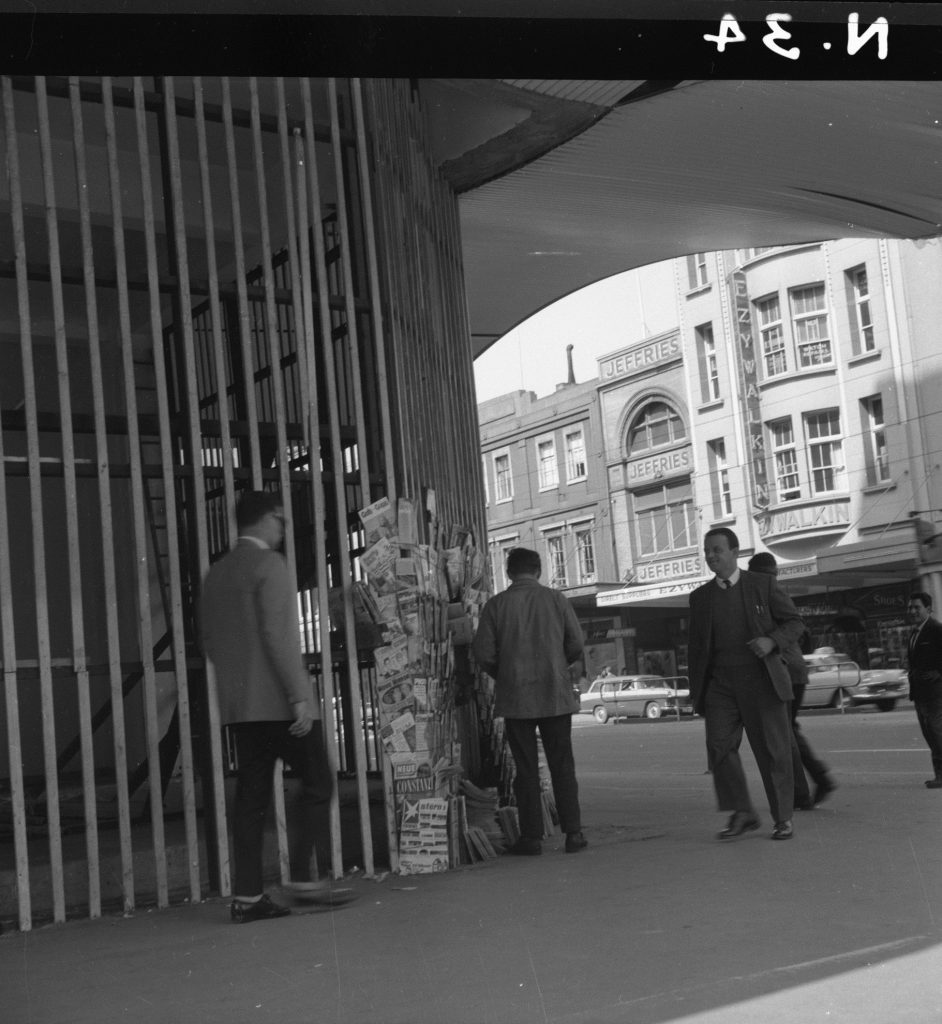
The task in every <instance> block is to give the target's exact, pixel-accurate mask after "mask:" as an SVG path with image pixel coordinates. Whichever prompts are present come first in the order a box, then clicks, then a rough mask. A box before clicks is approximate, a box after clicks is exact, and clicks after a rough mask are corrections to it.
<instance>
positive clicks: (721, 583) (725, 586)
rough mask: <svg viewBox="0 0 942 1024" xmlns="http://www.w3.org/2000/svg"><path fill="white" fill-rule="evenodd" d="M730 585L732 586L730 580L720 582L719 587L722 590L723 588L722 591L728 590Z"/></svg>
mask: <svg viewBox="0 0 942 1024" xmlns="http://www.w3.org/2000/svg"><path fill="white" fill-rule="evenodd" d="M732 585H733V584H732V582H731V581H730V580H720V586H721V587H722V588H723V589H724V590H729V588H730V587H731V586H732Z"/></svg>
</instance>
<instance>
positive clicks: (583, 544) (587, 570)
mask: <svg viewBox="0 0 942 1024" xmlns="http://www.w3.org/2000/svg"><path fill="white" fill-rule="evenodd" d="M573 537H574V539H575V542H576V563H577V566H578V569H579V582H580V583H595V581H596V579H597V578H598V577H597V576H596V572H595V544H594V542H593V539H592V527H591V526H579V527H576V528H575V529H574V530H573Z"/></svg>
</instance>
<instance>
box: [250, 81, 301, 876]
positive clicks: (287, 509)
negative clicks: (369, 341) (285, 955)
mask: <svg viewBox="0 0 942 1024" xmlns="http://www.w3.org/2000/svg"><path fill="white" fill-rule="evenodd" d="M249 90H250V93H251V119H252V142H253V148H254V153H255V175H256V187H257V190H258V212H259V227H260V231H261V240H262V277H263V280H264V287H265V333H266V334H267V336H268V365H269V373H270V377H269V380H270V382H271V391H272V399H273V401H274V414H275V436H276V438H277V444H278V478H279V485H280V487H281V496H282V501H283V502H284V514H285V558H286V560H287V563H288V572H289V574H290V578H291V583H292V586H293V587H294V590H295V593H297V590H298V585H297V561H296V558H295V548H294V512H293V509H292V501H291V480H290V476H289V473H288V438H287V434H286V432H285V396H284V390H283V388H284V371H283V370H282V366H281V338H280V334H279V330H278V316H277V311H276V309H275V278H274V273H273V271H272V244H271V231H270V227H269V222H268V190H267V185H266V179H265V156H264V152H263V139H262V129H261V112H260V109H259V97H258V80H257V79H255V78H252V79H250V80H249ZM288 227H289V229H290V223H289V225H288ZM280 768H281V766H280V765H278V766H276V772H275V780H274V791H275V801H276V807H277V806H278V805H279V803H280V805H281V807H282V815H281V817H282V819H283V818H284V804H283V801H284V782H283V777H282V774H283V773H282V771H281V770H280ZM277 838H278V851H279V863H280V864H281V865H282V871H284V864H285V863H286V861H287V850H286V845H285V844H286V839H285V831H284V828H283V827H281V826H279V827H277Z"/></svg>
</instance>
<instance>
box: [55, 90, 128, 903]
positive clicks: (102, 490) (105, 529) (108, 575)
mask: <svg viewBox="0 0 942 1024" xmlns="http://www.w3.org/2000/svg"><path fill="white" fill-rule="evenodd" d="M69 95H70V99H71V103H72V124H73V134H74V138H75V176H76V185H77V191H78V206H79V223H80V227H81V235H82V268H83V275H84V280H85V309H86V318H87V321H88V353H89V365H90V369H91V385H92V407H93V415H94V422H95V452H96V463H97V469H98V502H99V511H100V518H101V556H102V573H103V577H104V585H105V593H104V598H105V637H106V643H107V650H108V682H109V689H110V694H111V707H112V715H111V723H112V733H113V749H114V760H115V765H116V771H115V788H116V796H117V804H118V837H119V846H120V851H121V865H122V878H121V882H122V893H123V898H124V904H125V906H133V905H134V873H133V862H134V861H133V851H132V846H131V828H130V820H131V811H130V800H129V795H128V778H127V760H128V758H127V739H126V736H125V728H124V695H123V693H122V687H121V641H120V631H119V627H118V592H117V576H116V572H115V551H114V529H113V526H112V515H113V509H112V504H111V480H110V476H111V469H110V465H109V454H108V429H107V426H106V423H105V395H104V382H103V377H102V365H101V332H100V330H99V324H98V300H97V295H96V288H95V256H94V249H93V245H92V227H91V211H90V209H89V203H88V187H89V186H88V168H87V164H86V144H85V127H84V121H83V115H82V99H81V86H80V83H79V80H78V78H70V79H69Z"/></svg>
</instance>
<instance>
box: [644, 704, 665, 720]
mask: <svg viewBox="0 0 942 1024" xmlns="http://www.w3.org/2000/svg"><path fill="white" fill-rule="evenodd" d="M644 717H645V718H660V717H661V705H660V704H648V705H646V706H645V709H644Z"/></svg>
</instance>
